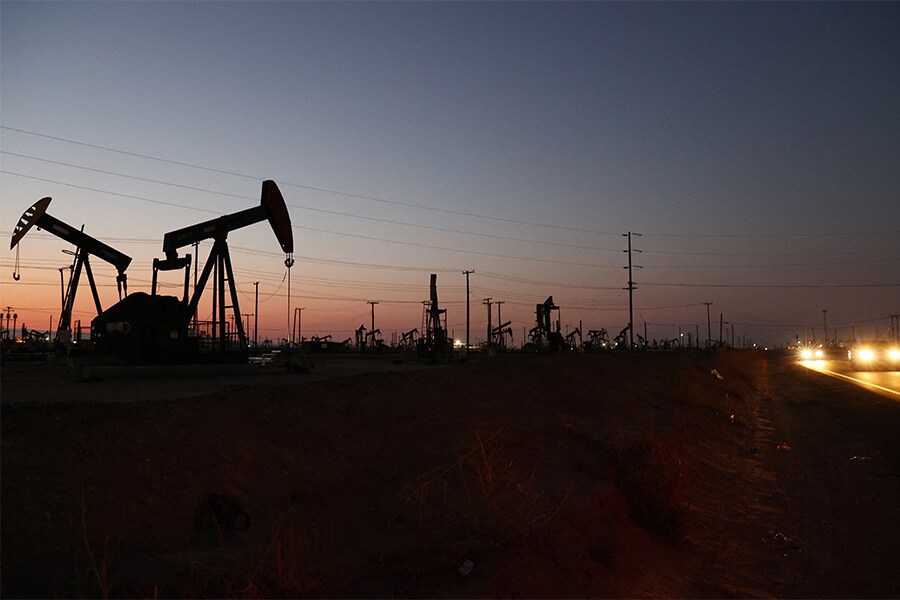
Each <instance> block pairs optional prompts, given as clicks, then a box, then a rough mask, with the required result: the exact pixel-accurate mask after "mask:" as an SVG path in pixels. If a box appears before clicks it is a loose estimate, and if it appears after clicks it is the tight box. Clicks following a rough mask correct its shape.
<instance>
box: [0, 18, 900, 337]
mask: <svg viewBox="0 0 900 600" xmlns="http://www.w3.org/2000/svg"><path fill="white" fill-rule="evenodd" d="M0 28H2V29H0V33H2V42H0V44H2V45H0V50H2V52H0V61H2V73H0V85H2V87H0V121H2V125H3V126H4V127H5V129H3V130H0V135H2V138H0V143H2V149H3V151H4V154H2V155H0V160H2V165H3V170H4V171H6V173H3V174H2V181H0V192H2V197H3V207H2V226H3V227H4V228H5V229H7V230H11V228H12V225H13V224H14V222H15V219H16V218H17V217H18V215H19V214H20V213H21V211H22V210H24V208H26V207H27V205H28V204H30V203H31V202H33V201H34V200H36V199H37V198H39V197H41V196H47V195H51V196H53V197H54V208H56V209H57V212H59V213H60V215H59V216H60V217H62V215H63V213H64V211H68V212H69V214H70V215H72V216H71V217H70V218H71V219H72V220H78V219H80V220H82V221H83V222H85V223H86V228H87V229H90V230H93V231H95V232H96V235H98V237H104V236H105V237H107V238H114V239H119V240H121V241H120V242H118V243H119V245H120V246H122V248H123V249H125V250H127V251H129V252H131V253H132V254H133V255H134V256H135V257H136V260H135V267H134V268H133V269H132V271H134V272H135V275H132V277H134V278H135V279H140V278H141V277H143V278H144V279H148V277H146V273H144V272H143V271H147V270H148V267H147V266H146V265H148V264H149V261H150V260H151V258H152V256H155V255H157V254H158V246H157V245H153V244H151V243H149V240H157V239H159V240H161V237H162V234H163V233H164V232H165V231H168V230H171V229H175V228H177V227H181V226H183V225H186V224H190V223H192V222H196V221H198V220H202V219H205V218H208V215H205V214H204V213H202V212H200V211H203V210H207V211H212V212H213V213H220V214H221V213H224V212H231V211H234V210H239V209H241V208H244V207H245V206H246V205H247V203H248V202H252V200H242V199H240V198H237V199H236V198H233V197H228V196H225V197H222V196H221V195H220V196H216V195H215V194H208V193H204V192H198V191H196V190H186V189H184V188H183V187H182V188H178V187H172V186H165V185H160V184H151V183H148V182H145V181H139V180H136V179H134V178H133V177H142V178H144V179H154V180H158V181H164V182H167V183H172V184H177V185H182V186H190V187H195V188H203V189H209V190H215V191H220V192H226V193H229V194H237V195H239V196H246V197H247V198H252V197H254V196H255V195H257V194H258V185H259V181H258V180H259V179H262V178H272V179H275V180H277V181H279V183H280V184H282V187H283V191H284V193H285V197H286V198H287V200H288V203H289V205H292V207H291V211H292V217H293V220H294V224H295V225H298V226H300V227H307V228H308V229H298V230H297V231H295V235H296V236H297V238H298V251H297V253H298V255H299V257H300V258H299V260H298V263H299V264H300V266H301V267H302V269H303V274H304V275H305V276H306V277H308V279H307V280H305V281H303V282H301V283H299V284H298V286H297V288H296V290H294V292H293V293H294V295H295V297H296V296H297V295H299V296H301V298H302V300H301V302H302V303H303V304H305V305H308V306H309V312H308V313H305V314H304V317H305V318H307V315H308V321H309V323H310V327H315V326H318V327H320V328H321V331H320V333H326V332H328V331H331V330H350V329H352V328H354V327H356V326H358V324H359V323H356V321H357V320H360V319H362V318H364V316H365V314H366V313H367V310H368V306H367V305H366V304H365V303H364V300H365V299H379V300H382V301H383V302H384V306H382V307H380V310H381V311H382V313H383V316H384V318H385V319H386V324H387V323H390V326H389V327H386V329H398V330H399V329H410V328H412V327H414V326H416V325H418V320H419V319H420V315H419V314H418V312H417V311H418V310H420V309H417V308H416V307H415V305H416V304H417V303H418V301H419V300H421V299H424V298H425V297H427V275H428V273H429V272H432V271H438V272H439V273H440V277H441V281H442V282H444V281H446V286H447V293H446V297H447V299H448V301H450V302H454V303H456V304H454V305H451V311H452V312H453V313H454V317H451V321H453V322H454V323H455V324H456V325H457V326H458V325H459V324H460V318H463V319H464V317H463V316H462V315H463V314H464V313H463V311H461V310H459V308H460V306H462V302H463V301H464V293H463V295H462V296H460V289H461V288H460V285H461V281H459V280H460V279H461V276H458V273H457V272H458V271H461V270H463V269H466V268H469V269H472V268H474V269H475V270H476V272H478V271H481V272H483V273H488V274H492V275H502V276H503V277H506V278H507V279H500V278H496V277H495V278H493V279H492V278H491V276H490V275H487V276H485V277H482V278H478V277H476V278H475V279H474V280H473V282H474V284H475V286H476V294H477V295H478V296H479V299H480V297H481V296H485V297H486V296H493V297H497V296H498V295H500V296H502V295H506V296H508V297H509V299H510V306H508V307H506V308H508V309H509V312H508V313H507V312H506V310H505V311H504V313H505V315H504V316H506V315H507V314H508V315H509V316H511V317H513V318H514V319H515V320H516V321H517V323H514V325H518V326H519V327H521V326H525V325H529V324H530V321H531V319H532V317H531V313H532V312H533V305H534V303H535V302H536V301H540V300H542V299H543V298H545V297H546V296H548V295H551V294H553V295H554V296H555V297H556V298H557V299H558V303H559V304H560V305H561V306H563V309H564V311H566V312H564V316H563V318H564V320H566V321H567V322H569V323H577V322H578V321H579V320H582V321H584V322H585V326H586V327H588V326H590V327H593V328H596V327H601V326H602V327H607V328H608V329H610V330H613V329H615V330H618V329H620V328H621V326H622V325H624V323H623V315H624V314H625V313H624V312H623V310H624V308H626V307H627V298H626V294H624V292H622V290H621V289H619V288H621V287H622V286H623V285H624V282H625V278H624V276H623V271H622V269H621V268H620V267H621V265H622V264H624V257H623V255H622V253H621V248H622V247H623V240H622V238H621V235H620V234H621V233H622V232H624V231H628V230H632V231H639V232H641V233H643V234H644V236H643V237H642V238H640V242H639V244H640V247H641V248H642V249H644V250H645V252H644V253H643V254H642V255H641V256H640V263H641V264H643V265H644V266H645V269H644V270H642V271H640V272H639V274H638V276H636V280H637V281H639V283H640V285H641V290H640V292H639V293H638V295H637V298H636V305H637V306H639V307H641V308H642V309H645V310H646V312H642V313H641V317H642V318H641V320H646V321H648V322H649V323H651V325H653V326H654V327H656V330H657V331H658V333H657V335H656V337H668V336H671V334H672V331H675V329H673V328H674V327H677V325H678V324H683V325H689V324H692V323H696V322H699V321H702V322H704V323H705V316H706V315H705V308H704V307H703V306H702V304H699V303H701V302H703V301H714V302H715V305H714V306H716V307H719V309H720V310H721V311H722V312H724V313H725V315H726V317H725V318H726V320H727V319H729V318H730V319H732V320H735V321H737V322H738V323H741V324H742V325H744V326H746V331H747V333H748V335H751V336H755V338H756V339H759V340H760V341H765V342H766V343H769V342H770V341H777V340H778V339H781V338H783V337H784V336H785V335H788V334H792V333H793V332H794V331H795V330H800V329H802V328H803V325H811V324H818V323H819V322H820V318H821V310H822V309H826V308H827V309H829V311H830V312H829V315H830V318H833V321H832V322H833V323H835V324H844V325H845V326H846V327H845V329H847V328H850V327H855V326H859V327H860V328H864V327H868V328H870V329H872V335H874V326H875V325H876V324H877V323H879V322H880V323H886V322H887V319H886V316H887V314H888V313H890V312H894V313H896V312H898V309H900V306H898V302H900V292H898V289H900V288H898V287H857V288H853V287H828V286H838V285H840V286H844V285H847V286H851V285H855V286H863V285H866V286H868V285H882V286H884V285H886V284H897V283H900V279H898V276H897V275H896V273H897V272H898V271H900V269H898V266H900V224H898V222H900V208H898V206H900V202H898V200H900V111H898V109H897V107H898V106H900V4H898V3H347V4H339V3H284V2H272V3H91V2H85V3H33V2H22V3H20V2H4V3H3V4H2V5H0ZM35 134H41V135H43V136H53V137H58V138H63V139H65V140H69V142H62V141H58V140H52V139H48V138H47V137H41V135H35ZM71 142H81V143H83V144H84V143H87V144H92V145H94V146H102V147H105V148H111V149H117V150H126V151H129V152H134V153H139V154H144V155H149V156H154V157H160V158H165V159H168V160H174V161H180V162H184V163H188V164H191V165H198V166H206V167H212V168H215V169H220V170H225V171H230V172H233V173H237V174H241V175H248V176H249V177H235V176H231V175H225V174H222V173H214V172H210V171H204V170H199V169H191V168H188V167H177V166H174V165H171V164H167V163H161V162H159V161H152V160H149V159H140V158H137V157H134V156H131V155H126V154H122V153H118V152H110V151H106V150H100V149H97V148H91V147H87V146H83V145H78V144H73V143H71ZM17 155H24V157H23V156H17ZM25 157H28V158H25ZM47 161H55V163H60V162H63V163H66V165H69V166H63V165H59V164H55V163H50V162H47ZM84 167H87V168H89V169H95V170H94V171H90V170H86V169H85V168H84ZM97 170H100V171H106V173H100V172H98V171H97ZM122 175H131V176H132V178H127V177H122ZM34 177H40V178H41V179H44V180H50V181H52V182H54V183H51V182H48V181H39V180H35V179H34ZM66 184H69V185H66ZM73 184H74V185H80V186H83V187H89V188H93V189H95V190H102V191H103V192H113V194H107V193H101V192H91V191H87V190H84V189H81V188H73V187H72V185H73ZM286 184H287V185H286ZM290 184H301V185H303V186H310V187H313V188H324V189H325V190H330V191H337V192H343V193H345V194H353V195H357V196H367V197H374V198H378V199H386V200H392V201H399V202H404V203H408V204H413V205H417V206H404V205H398V204H395V203H385V202H378V201H376V200H371V199H361V198H358V197H354V196H347V195H341V194H334V193H330V192H329V191H316V190H311V189H309V187H306V188H304V187H296V186H291V185H290ZM114 194H123V195H127V196H138V197H141V198H145V199H150V200H157V201H166V202H170V203H175V204H180V205H182V206H183V207H186V208H177V207H168V208H161V207H160V206H159V205H154V204H152V203H148V202H146V201H142V200H135V199H134V198H131V199H127V198H123V197H122V196H116V195H114ZM57 207H58V208H57ZM422 207H425V208H422ZM192 208H193V209H194V210H193V211H192V210H191V209H192ZM429 208H430V209H432V210H428V209H429ZM433 209H439V210H433ZM323 210H326V211H332V212H330V213H328V212H322V211H323ZM441 211H444V212H441ZM446 211H453V212H446ZM334 212H337V213H342V214H333V213H334ZM88 214H89V215H90V217H88V216H87V215H88ZM137 214H140V215H142V217H141V218H135V215H137ZM473 214H478V215H483V216H489V217H494V218H493V219H484V218H478V217H475V216H473ZM151 216H152V218H150V217H151ZM498 219H500V220H498ZM535 224H545V225H552V226H554V227H540V226H537V225H535ZM435 227H437V228H439V230H435V229H429V228H435ZM446 229H452V230H453V231H445V230H446ZM574 229H578V230H582V231H574ZM313 230H316V231H313ZM584 230H587V231H584ZM492 236H493V237H492ZM717 236H724V237H717ZM238 237H240V242H235V243H236V244H238V243H240V244H241V245H242V246H245V247H247V248H251V249H258V250H259V251H265V252H274V251H277V246H275V245H274V242H273V240H272V239H271V238H272V236H271V232H268V231H266V230H265V228H259V229H254V230H253V231H248V232H245V233H242V234H241V236H238ZM511 238H512V239H511ZM143 240H146V241H143ZM33 246H35V247H34V248H32V253H33V257H34V258H33V260H35V261H36V262H35V263H34V264H35V266H36V267H37V266H40V265H43V266H45V267H47V269H46V270H45V271H39V270H38V271H36V272H35V274H34V278H35V279H36V280H38V281H42V279H41V278H44V279H46V281H45V286H46V289H45V291H46V292H47V293H48V294H56V293H57V290H56V288H55V287H53V285H55V284H53V283H52V280H53V278H52V275H53V273H55V268H52V269H50V268H49V262H46V261H51V260H52V261H56V262H58V258H55V257H56V256H57V254H58V251H59V247H58V246H59V245H58V244H55V243H54V242H53V241H52V240H49V239H47V240H42V241H36V242H34V244H33ZM429 246H433V247H436V248H438V249H436V250H430V249H429V248H428V247H429ZM575 246H577V247H575ZM50 257H54V258H52V259H51V258H50ZM137 257H139V258H137ZM303 258H307V259H309V260H306V261H304V260H303ZM10 260H11V259H7V260H5V261H4V264H7V262H10ZM246 260H247V261H248V265H247V272H248V277H247V278H248V280H249V279H250V278H251V277H253V274H252V273H253V272H257V273H258V272H260V271H264V272H270V273H269V276H268V277H269V278H270V281H269V283H267V284H266V285H268V286H269V287H270V288H271V289H270V290H269V291H270V292H271V293H273V294H276V296H275V298H276V299H277V298H278V297H280V296H278V294H283V293H284V290H283V289H280V288H279V287H278V286H279V283H280V280H281V278H282V276H283V273H282V272H281V271H280V270H279V269H280V267H279V264H280V261H279V260H278V258H277V257H275V258H265V259H264V258H261V257H259V256H255V257H254V256H253V255H248V256H247V257H246ZM40 261H45V262H44V263H41V262H40ZM316 261H343V262H350V263H366V264H377V265H382V266H383V267H389V268H386V269H373V268H370V267H365V266H364V265H361V264H356V265H355V266H354V265H340V264H336V263H334V262H332V263H323V262H316ZM53 264H55V262H54V263H53ZM295 274H296V275H299V274H298V273H295ZM510 278H511V279H513V280H510ZM522 280H528V281H541V282H546V284H543V285H539V284H533V283H527V282H525V281H522ZM554 283H556V284H561V285H559V286H554V285H553V284H554ZM659 284H667V285H659ZM56 285H58V284H56ZM745 285H746V286H757V287H751V288H742V287H735V286H745ZM791 285H803V286H818V287H804V288H789V287H785V286H791ZM706 286H711V287H706ZM261 287H262V284H261ZM419 288H421V290H420V289H419ZM37 289H41V288H40V287H39V286H34V287H33V288H30V289H29V291H28V294H32V293H33V292H35V291H36V290H37ZM251 289H252V288H251ZM279 290H280V291H279ZM2 293H3V301H4V302H6V303H7V304H9V303H11V302H16V303H19V304H27V305H30V306H32V305H35V304H36V303H37V304H39V305H40V307H42V308H43V307H45V306H47V305H50V306H52V302H50V301H48V302H44V303H40V302H37V301H36V300H35V299H34V298H33V297H32V296H28V295H26V296H24V297H22V299H21V300H19V299H18V298H17V297H16V296H15V294H17V293H19V292H18V291H17V289H16V288H15V287H14V286H13V285H12V284H11V282H7V281H3V286H2ZM304 295H305V296H306V297H305V298H303V296H304ZM420 296H421V298H420ZM339 297H342V298H346V300H345V301H338V300H335V298H339ZM325 298H328V299H325ZM473 298H474V297H473ZM276 301H277V302H280V303H281V304H284V300H280V301H279V300H273V303H272V304H273V305H272V308H271V312H272V314H273V315H277V314H280V313H284V312H287V311H288V308H287V307H286V306H281V307H277V308H276V307H275V306H274V303H275V302H276ZM566 301H568V306H569V307H570V308H569V309H568V310H567V309H566V306H567V305H566ZM391 302H395V304H393V305H392V304H391ZM670 306H678V307H680V308H677V309H669V308H667V307H670ZM698 307H699V308H698ZM87 308H88V309H89V306H88V307H87ZM86 312H89V311H86ZM279 318H280V317H277V316H273V317H272V319H273V323H272V325H271V327H269V329H270V330H271V331H272V332H273V335H275V334H276V332H277V331H278V330H279V325H278V324H277V321H278V319H279ZM317 319H319V321H318V322H317ZM281 320H282V321H283V320H285V319H281ZM482 320H484V319H483V318H482ZM879 320H880V321H879ZM751 325H766V326H767V327H751ZM772 325H785V326H786V327H784V328H773V327H768V326H772ZM884 327H885V325H882V329H884ZM650 333H651V336H653V334H654V331H650ZM841 335H842V336H843V335H844V334H841ZM848 335H849V334H848Z"/></svg>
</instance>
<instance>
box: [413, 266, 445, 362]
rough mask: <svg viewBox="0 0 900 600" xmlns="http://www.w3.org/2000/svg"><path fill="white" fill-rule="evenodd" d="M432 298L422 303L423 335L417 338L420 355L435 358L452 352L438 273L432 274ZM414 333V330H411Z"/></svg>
mask: <svg viewBox="0 0 900 600" xmlns="http://www.w3.org/2000/svg"><path fill="white" fill-rule="evenodd" d="M430 292H431V299H430V300H426V301H425V302H423V303H422V335H420V336H419V339H418V340H417V349H418V352H419V356H422V357H428V358H431V359H432V360H435V359H437V358H440V357H445V356H448V355H449V354H450V350H451V348H450V339H449V337H448V336H447V309H446V308H441V307H440V306H439V305H438V292H437V274H436V273H432V274H431V285H430ZM410 333H412V332H410Z"/></svg>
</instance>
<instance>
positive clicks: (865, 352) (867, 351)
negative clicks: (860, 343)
mask: <svg viewBox="0 0 900 600" xmlns="http://www.w3.org/2000/svg"><path fill="white" fill-rule="evenodd" d="M859 358H860V359H861V360H865V361H870V360H872V359H874V358H875V352H873V351H872V349H871V348H863V349H862V350H860V351H859Z"/></svg>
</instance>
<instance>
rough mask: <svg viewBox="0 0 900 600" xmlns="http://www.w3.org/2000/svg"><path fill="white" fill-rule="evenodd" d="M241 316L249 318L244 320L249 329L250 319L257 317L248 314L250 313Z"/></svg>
mask: <svg viewBox="0 0 900 600" xmlns="http://www.w3.org/2000/svg"><path fill="white" fill-rule="evenodd" d="M241 316H242V317H247V318H246V319H244V323H246V326H247V327H249V326H250V317H254V316H256V315H251V314H248V313H241Z"/></svg>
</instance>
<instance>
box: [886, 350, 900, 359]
mask: <svg viewBox="0 0 900 600" xmlns="http://www.w3.org/2000/svg"><path fill="white" fill-rule="evenodd" d="M888 358H889V359H891V360H893V361H895V362H896V361H898V360H900V349H898V348H891V349H890V350H888Z"/></svg>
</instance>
